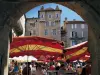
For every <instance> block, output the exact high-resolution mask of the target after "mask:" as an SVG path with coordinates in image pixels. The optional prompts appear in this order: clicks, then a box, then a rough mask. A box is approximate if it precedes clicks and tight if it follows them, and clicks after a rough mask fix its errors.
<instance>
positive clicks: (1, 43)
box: [0, 26, 10, 75]
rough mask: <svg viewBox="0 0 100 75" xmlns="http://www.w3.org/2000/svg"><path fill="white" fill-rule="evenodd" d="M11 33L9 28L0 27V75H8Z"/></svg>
mask: <svg viewBox="0 0 100 75" xmlns="http://www.w3.org/2000/svg"><path fill="white" fill-rule="evenodd" d="M9 32H10V28H9V27H8V26H0V57H1V61H0V63H1V64H0V66H1V72H0V75H8V58H9Z"/></svg>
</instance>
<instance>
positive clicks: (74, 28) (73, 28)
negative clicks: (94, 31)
mask: <svg viewBox="0 0 100 75" xmlns="http://www.w3.org/2000/svg"><path fill="white" fill-rule="evenodd" d="M61 40H62V41H64V44H65V47H70V46H73V45H76V44H78V43H81V42H84V41H87V40H88V25H87V24H86V22H84V21H76V20H75V19H74V20H73V21H67V18H65V21H64V24H63V26H62V28H61Z"/></svg>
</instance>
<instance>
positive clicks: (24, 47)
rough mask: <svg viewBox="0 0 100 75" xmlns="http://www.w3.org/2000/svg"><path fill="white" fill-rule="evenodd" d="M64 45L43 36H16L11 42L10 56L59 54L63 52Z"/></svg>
mask: <svg viewBox="0 0 100 75" xmlns="http://www.w3.org/2000/svg"><path fill="white" fill-rule="evenodd" d="M62 50H63V47H62V46H61V44H60V42H58V41H57V40H52V39H47V38H42V37H15V38H13V42H12V43H11V44H10V57H14V56H16V57H18V56H24V55H28V56H29V55H32V56H34V57H39V56H41V55H44V56H46V55H51V56H59V55H60V54H62Z"/></svg>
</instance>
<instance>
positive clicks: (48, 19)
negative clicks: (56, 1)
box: [25, 6, 62, 40]
mask: <svg viewBox="0 0 100 75" xmlns="http://www.w3.org/2000/svg"><path fill="white" fill-rule="evenodd" d="M61 12H62V10H60V9H59V7H58V6H56V8H55V9H54V8H46V9H44V7H43V6H42V7H41V9H40V10H39V11H38V18H26V24H25V36H39V37H45V38H50V39H55V40H61V25H60V22H61Z"/></svg>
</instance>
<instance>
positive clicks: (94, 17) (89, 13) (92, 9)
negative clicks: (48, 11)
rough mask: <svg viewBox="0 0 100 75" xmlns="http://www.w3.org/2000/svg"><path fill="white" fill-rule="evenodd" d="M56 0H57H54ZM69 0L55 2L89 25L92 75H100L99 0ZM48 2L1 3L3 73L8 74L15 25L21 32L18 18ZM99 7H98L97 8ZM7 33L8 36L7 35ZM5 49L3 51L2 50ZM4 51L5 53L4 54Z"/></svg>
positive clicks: (0, 33) (22, 1)
mask: <svg viewBox="0 0 100 75" xmlns="http://www.w3.org/2000/svg"><path fill="white" fill-rule="evenodd" d="M52 1H56V0H52ZM69 1H70V0H68V2H57V1H56V2H53V3H57V4H61V5H64V6H66V7H68V8H70V9H72V10H73V11H75V12H76V13H78V14H79V15H80V16H81V17H82V18H83V19H84V20H85V21H86V22H87V23H88V25H89V51H90V52H91V57H92V75H100V72H99V70H100V64H99V62H100V58H99V57H100V50H99V49H100V47H99V45H100V40H99V39H100V36H99V34H100V29H99V28H100V26H99V24H100V21H99V20H100V11H99V7H100V5H99V3H100V2H98V1H97V0H95V1H94V0H92V1H90V0H88V1H86V0H81V1H80V0H71V1H70V2H69ZM45 3H49V1H48V2H36V1H35V0H29V1H28V0H21V1H20V0H16V1H12V0H11V1H10V2H8V1H7V0H5V1H2V2H1V3H0V8H1V9H2V10H0V13H1V14H0V28H1V31H0V35H1V36H0V40H1V41H0V49H1V50H0V55H2V56H3V60H2V62H3V63H4V65H3V66H2V75H7V72H6V71H7V67H8V66H7V60H8V59H7V55H8V50H7V49H8V46H7V45H8V42H9V40H8V36H9V32H10V30H11V28H12V27H13V28H14V29H15V31H16V32H17V34H21V30H22V29H21V26H20V25H18V24H17V21H18V19H19V18H20V17H21V16H22V15H23V14H24V13H26V12H27V11H29V10H30V9H32V8H34V7H36V6H38V5H41V4H45ZM97 7H98V8H97ZM5 35H6V37H5ZM2 50H3V51H2ZM2 53H3V54H2Z"/></svg>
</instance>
